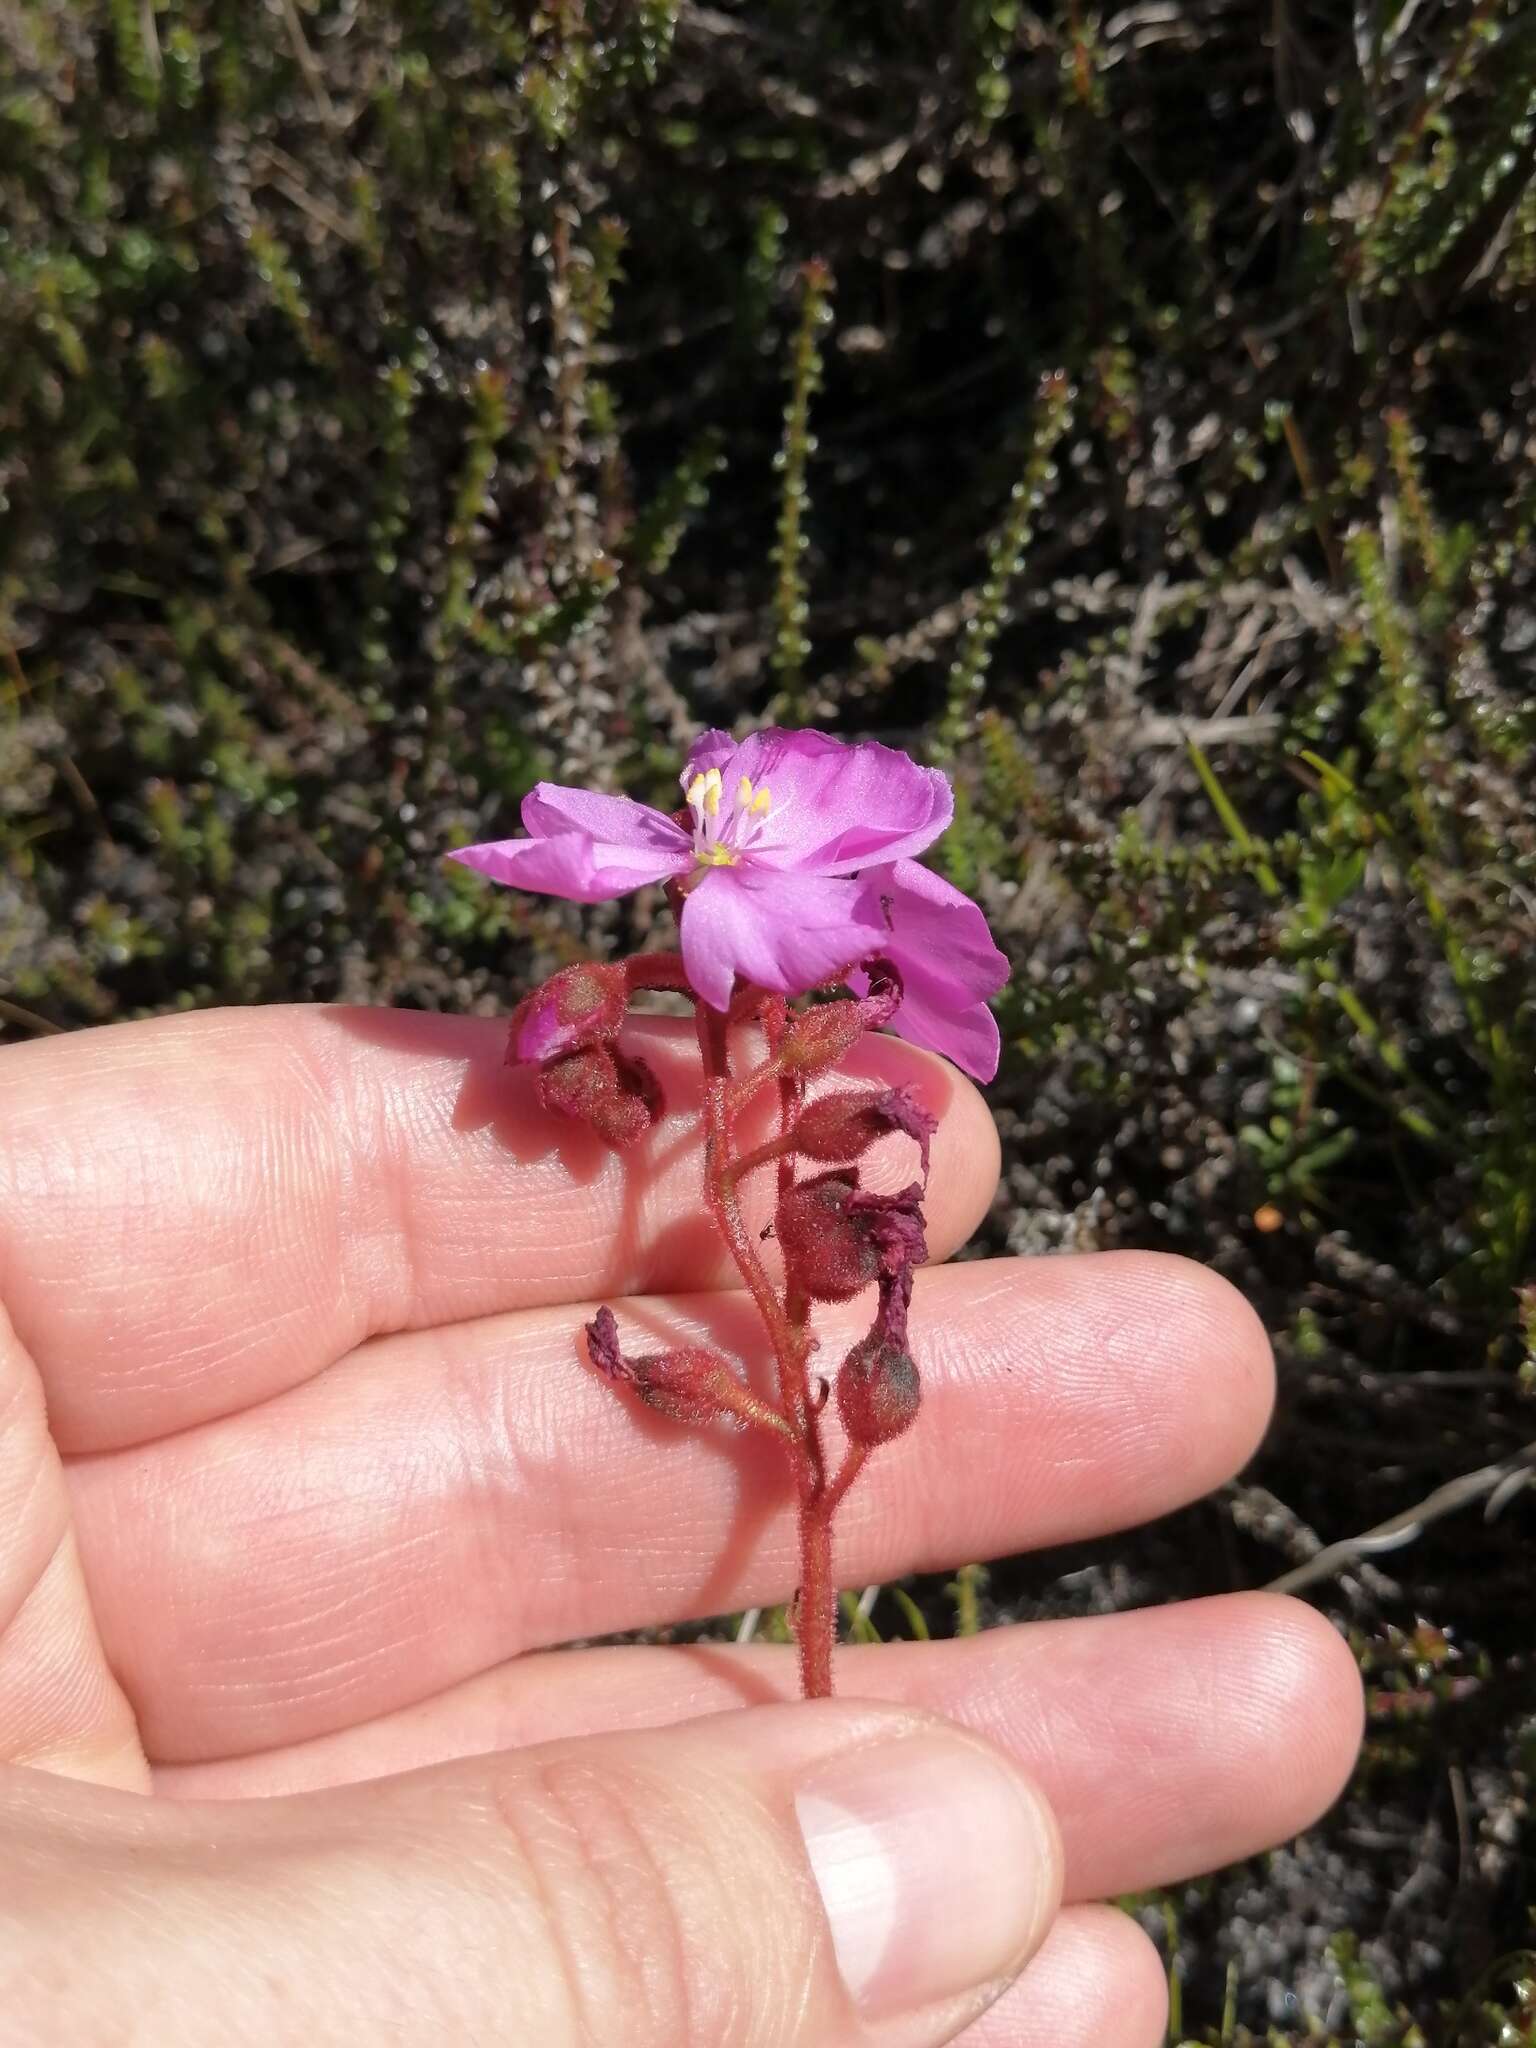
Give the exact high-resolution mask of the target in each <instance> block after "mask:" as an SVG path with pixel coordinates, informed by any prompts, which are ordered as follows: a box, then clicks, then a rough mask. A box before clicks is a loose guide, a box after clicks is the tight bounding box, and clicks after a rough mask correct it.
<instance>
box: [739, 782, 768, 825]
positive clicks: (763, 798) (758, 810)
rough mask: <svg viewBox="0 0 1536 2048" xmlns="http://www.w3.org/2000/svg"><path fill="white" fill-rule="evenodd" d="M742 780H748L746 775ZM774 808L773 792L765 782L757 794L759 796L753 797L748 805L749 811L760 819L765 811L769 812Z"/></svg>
mask: <svg viewBox="0 0 1536 2048" xmlns="http://www.w3.org/2000/svg"><path fill="white" fill-rule="evenodd" d="M741 779H742V781H743V782H745V781H746V779H747V778H746V777H745V775H743V777H742V778H741ZM772 808H773V791H772V790H771V789H770V788H769V787H768V785H767V783H766V782H765V783H764V784H763V786H762V788H761V789H760V790H759V791H758V792H757V795H756V796H755V797H753V799H752V801H751V802H750V803H749V804H748V805H747V809H748V810H749V811H750V812H751V813H752V815H753V817H755V818H760V817H762V815H763V813H764V812H765V811H769V810H771V809H772Z"/></svg>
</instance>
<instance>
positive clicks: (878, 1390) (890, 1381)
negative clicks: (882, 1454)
mask: <svg viewBox="0 0 1536 2048" xmlns="http://www.w3.org/2000/svg"><path fill="white" fill-rule="evenodd" d="M921 1401H922V1384H921V1382H920V1380H919V1379H918V1373H917V1367H916V1366H915V1365H914V1364H913V1363H912V1355H911V1353H910V1352H908V1351H903V1350H899V1349H898V1348H897V1347H896V1346H895V1345H893V1344H889V1343H887V1342H886V1341H885V1340H884V1338H882V1337H881V1336H880V1334H879V1333H878V1331H871V1332H870V1334H869V1336H867V1337H865V1338H863V1339H862V1341H861V1342H859V1343H857V1344H855V1345H854V1347H853V1349H852V1350H851V1351H850V1352H849V1354H848V1356H847V1357H846V1358H845V1359H844V1360H843V1362H842V1365H841V1366H840V1367H839V1368H838V1374H837V1412H838V1414H839V1415H840V1416H841V1417H842V1423H843V1429H844V1432H845V1434H846V1435H847V1438H848V1441H849V1443H851V1444H861V1445H863V1446H865V1447H866V1448H871V1447H873V1446H874V1445H875V1444H888V1443H889V1442H890V1441H891V1439H892V1437H897V1436H900V1435H901V1433H902V1431H903V1430H904V1429H907V1428H909V1427H910V1426H911V1424H912V1421H913V1419H914V1417H915V1416H916V1414H917V1411H918V1407H919V1405H920V1403H921Z"/></svg>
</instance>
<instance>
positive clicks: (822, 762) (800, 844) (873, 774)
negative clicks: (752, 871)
mask: <svg viewBox="0 0 1536 2048" xmlns="http://www.w3.org/2000/svg"><path fill="white" fill-rule="evenodd" d="M709 737H710V738H711V739H713V738H715V737H716V735H714V734H711V735H710V736H709ZM721 773H722V775H723V777H724V780H725V783H726V786H727V788H733V787H734V786H735V785H736V783H737V781H738V779H739V778H740V777H741V776H743V775H745V776H748V777H749V778H750V779H751V782H752V786H753V788H754V789H762V788H763V787H764V786H766V787H767V788H768V789H769V790H770V791H771V792H772V800H773V807H772V809H771V810H770V812H769V813H768V816H767V818H766V819H765V821H764V824H763V828H762V832H761V834H760V836H758V837H756V838H754V839H753V840H752V841H751V852H752V858H753V860H754V861H762V862H764V863H765V864H767V865H769V866H771V867H777V868H794V869H799V870H801V871H802V872H805V873H808V874H817V875H840V874H843V875H845V874H852V873H853V871H854V870H855V869H856V868H861V867H867V866H868V865H869V863H870V862H871V861H892V860H895V859H897V858H898V857H904V856H906V855H908V854H914V853H921V852H922V850H923V848H924V847H925V846H931V845H932V843H933V841H934V840H935V839H937V838H938V836H939V834H940V833H941V832H942V831H943V830H944V828H945V826H946V825H947V824H948V823H949V821H950V819H951V818H952V817H953V815H954V809H955V800H954V794H953V792H952V791H951V789H950V786H949V779H948V777H947V776H945V775H943V774H941V773H940V771H939V770H938V769H937V768H922V767H919V765H918V764H917V762H916V761H913V760H911V759H909V757H908V756H907V755H906V754H903V753H900V752H898V751H897V749H896V748H895V747H885V746H881V745H880V743H879V742H878V741H877V740H863V741H861V742H859V744H858V745H856V746H849V745H847V744H846V743H845V742H844V741H842V740H835V739H832V738H830V737H829V736H828V735H827V734H826V733H820V732H779V731H767V732H755V733H752V734H750V735H749V736H748V738H746V739H745V740H743V741H742V743H741V745H740V746H739V747H738V748H736V750H735V752H734V754H733V755H732V756H731V757H730V760H729V762H728V763H726V764H722V766H721Z"/></svg>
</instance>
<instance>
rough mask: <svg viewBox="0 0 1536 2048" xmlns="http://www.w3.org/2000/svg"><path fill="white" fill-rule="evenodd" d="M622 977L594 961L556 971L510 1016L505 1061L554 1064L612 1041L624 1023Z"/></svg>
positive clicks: (620, 971) (622, 973) (624, 983)
mask: <svg viewBox="0 0 1536 2048" xmlns="http://www.w3.org/2000/svg"><path fill="white" fill-rule="evenodd" d="M628 986H629V985H628V978H627V976H626V974H625V971H624V969H623V968H622V967H610V966H608V965H607V964H606V963H604V962H603V961H600V960H590V961H584V962H582V963H581V965H579V966H576V967H562V968H561V970H560V972H559V973H558V974H552V975H551V976H550V978H549V980H548V981H546V982H545V983H544V984H543V986H542V987H540V988H536V989H535V990H534V991H533V994H532V995H530V996H525V997H524V998H523V1000H522V1001H521V1002H520V1003H519V1004H518V1006H517V1008H516V1009H515V1010H514V1011H513V1012H512V1025H511V1031H510V1033H509V1035H508V1039H507V1063H508V1065H509V1066H511V1065H515V1064H516V1063H517V1062H519V1061H522V1060H529V1061H534V1060H558V1059H563V1058H564V1057H565V1056H566V1054H567V1053H573V1052H578V1051H580V1050H581V1048H582V1047H584V1046H588V1045H597V1044H599V1043H600V1042H601V1041H602V1040H604V1039H608V1038H612V1037H613V1036H614V1035H615V1033H616V1032H617V1031H618V1029H619V1026H620V1025H621V1024H622V1023H623V1022H624V1008H625V1004H626V1002H627V1000H628Z"/></svg>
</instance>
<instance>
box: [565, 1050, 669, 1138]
mask: <svg viewBox="0 0 1536 2048" xmlns="http://www.w3.org/2000/svg"><path fill="white" fill-rule="evenodd" d="M538 1090H539V1100H540V1102H542V1103H543V1105H544V1107H545V1108H546V1109H552V1110H557V1111H558V1112H559V1113H560V1115H562V1116H569V1117H576V1118H577V1119H579V1120H580V1121H581V1122H582V1123H588V1124H590V1125H591V1126H592V1128H593V1130H594V1131H596V1132H597V1134H598V1136H599V1137H600V1138H602V1139H604V1140H605V1141H606V1142H607V1143H608V1144H610V1145H612V1146H614V1147H615V1148H616V1149H618V1150H620V1151H622V1150H623V1149H624V1147H625V1146H627V1145H633V1144H637V1143H638V1142H639V1140H640V1139H641V1138H643V1137H644V1136H645V1135H646V1133H647V1132H648V1131H649V1130H650V1129H651V1127H652V1125H653V1124H656V1123H659V1122H660V1120H661V1117H662V1114H663V1112H664V1108H665V1105H664V1103H663V1101H662V1095H661V1084H660V1083H659V1082H658V1081H657V1079H656V1076H655V1075H654V1074H653V1073H652V1072H651V1070H650V1068H649V1067H648V1066H647V1065H646V1064H645V1062H644V1060H637V1059H632V1058H630V1057H629V1056H628V1055H627V1054H625V1053H621V1052H620V1051H619V1050H618V1048H617V1047H616V1046H610V1045H588V1046H584V1047H583V1048H582V1049H581V1050H580V1051H579V1052H573V1053H568V1054H567V1055H566V1057H565V1058H564V1059H559V1060H551V1061H549V1062H548V1064H547V1065H545V1066H542V1067H540V1069H539V1079H538Z"/></svg>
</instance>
